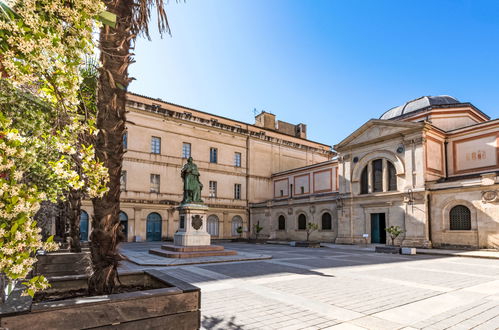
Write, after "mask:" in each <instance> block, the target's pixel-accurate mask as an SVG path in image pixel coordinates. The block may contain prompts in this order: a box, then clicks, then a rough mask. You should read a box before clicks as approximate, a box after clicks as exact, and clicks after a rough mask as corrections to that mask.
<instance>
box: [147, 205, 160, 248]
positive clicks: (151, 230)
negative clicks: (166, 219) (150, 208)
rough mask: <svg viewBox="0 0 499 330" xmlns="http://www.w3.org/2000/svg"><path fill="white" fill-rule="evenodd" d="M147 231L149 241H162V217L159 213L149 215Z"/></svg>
mask: <svg viewBox="0 0 499 330" xmlns="http://www.w3.org/2000/svg"><path fill="white" fill-rule="evenodd" d="M146 230H147V232H146V240H147V241H161V216H160V215H159V214H158V213H156V212H153V213H149V215H148V216H147V223H146Z"/></svg>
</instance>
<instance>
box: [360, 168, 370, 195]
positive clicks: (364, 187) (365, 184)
mask: <svg viewBox="0 0 499 330" xmlns="http://www.w3.org/2000/svg"><path fill="white" fill-rule="evenodd" d="M368 192H369V180H368V179H367V166H366V167H364V169H363V170H362V174H361V175H360V193H361V194H367V193H368Z"/></svg>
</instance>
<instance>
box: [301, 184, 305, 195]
mask: <svg viewBox="0 0 499 330" xmlns="http://www.w3.org/2000/svg"><path fill="white" fill-rule="evenodd" d="M304 193H305V187H304V186H301V187H300V194H304Z"/></svg>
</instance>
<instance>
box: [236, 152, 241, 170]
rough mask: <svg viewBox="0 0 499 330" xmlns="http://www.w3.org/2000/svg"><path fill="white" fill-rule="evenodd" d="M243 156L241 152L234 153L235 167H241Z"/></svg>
mask: <svg viewBox="0 0 499 330" xmlns="http://www.w3.org/2000/svg"><path fill="white" fill-rule="evenodd" d="M241 159H242V154H241V153H240V152H234V166H235V167H241Z"/></svg>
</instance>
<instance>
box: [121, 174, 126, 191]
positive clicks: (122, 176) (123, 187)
mask: <svg viewBox="0 0 499 330" xmlns="http://www.w3.org/2000/svg"><path fill="white" fill-rule="evenodd" d="M120 190H121V191H125V190H126V171H121V176H120Z"/></svg>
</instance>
